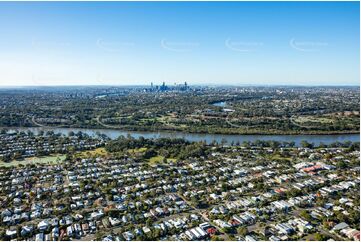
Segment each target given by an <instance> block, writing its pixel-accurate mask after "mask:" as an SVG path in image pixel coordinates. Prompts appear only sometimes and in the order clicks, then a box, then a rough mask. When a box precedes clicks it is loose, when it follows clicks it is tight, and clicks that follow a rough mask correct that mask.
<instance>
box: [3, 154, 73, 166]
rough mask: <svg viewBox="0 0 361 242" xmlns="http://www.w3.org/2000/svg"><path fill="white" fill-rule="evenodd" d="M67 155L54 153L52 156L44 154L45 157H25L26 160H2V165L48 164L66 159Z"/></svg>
mask: <svg viewBox="0 0 361 242" xmlns="http://www.w3.org/2000/svg"><path fill="white" fill-rule="evenodd" d="M65 157H66V156H65V155H52V156H44V157H31V158H25V159H24V160H13V161H11V162H1V163H0V167H11V166H18V165H20V164H22V165H27V164H41V163H42V164H47V163H56V162H60V161H63V160H65Z"/></svg>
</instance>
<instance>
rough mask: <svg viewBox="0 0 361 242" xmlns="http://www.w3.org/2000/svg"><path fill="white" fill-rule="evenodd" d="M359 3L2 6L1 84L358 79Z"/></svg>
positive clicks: (337, 82) (338, 81)
mask: <svg viewBox="0 0 361 242" xmlns="http://www.w3.org/2000/svg"><path fill="white" fill-rule="evenodd" d="M359 19H360V16H359V2H36V3H25V2H0V31H1V38H0V53H1V55H0V74H1V76H0V85H3V86H8V85H11V86H13V85H85V84H91V85H100V84H110V85H129V84H149V83H150V82H153V83H155V84H157V83H161V82H163V81H166V82H167V83H169V84H172V83H183V82H184V81H187V82H188V83H190V84H231V85H247V84H253V85H255V84H257V85H272V84H274V85H277V84H290V85H341V84H346V85H359V65H360V63H359V57H360V56H359V54H360V46H359V42H360V39H359V36H360V32H359V28H360V26H359Z"/></svg>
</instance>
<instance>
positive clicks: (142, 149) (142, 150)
mask: <svg viewBox="0 0 361 242" xmlns="http://www.w3.org/2000/svg"><path fill="white" fill-rule="evenodd" d="M145 151H147V148H145V147H142V148H139V149H128V152H129V153H132V154H135V153H143V152H145Z"/></svg>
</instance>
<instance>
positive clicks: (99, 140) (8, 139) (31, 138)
mask: <svg viewBox="0 0 361 242" xmlns="http://www.w3.org/2000/svg"><path fill="white" fill-rule="evenodd" d="M106 141H107V138H106V137H103V136H101V137H96V138H95V137H91V136H88V135H87V134H85V133H82V132H79V133H73V132H71V134H69V135H68V136H65V135H61V134H55V133H54V132H52V131H49V132H42V133H40V134H37V135H35V134H34V133H32V132H30V131H29V132H23V131H22V132H20V131H13V132H10V131H8V130H5V129H3V130H1V134H0V160H3V161H7V162H8V161H11V160H13V159H20V160H21V159H24V158H27V157H35V156H44V155H49V154H66V153H68V152H70V151H72V150H74V151H75V150H78V151H80V150H90V149H95V148H97V147H100V146H104V145H105V144H106Z"/></svg>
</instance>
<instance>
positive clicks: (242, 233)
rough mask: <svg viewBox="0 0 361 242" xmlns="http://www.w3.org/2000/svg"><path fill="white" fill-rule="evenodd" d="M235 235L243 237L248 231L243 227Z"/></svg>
mask: <svg viewBox="0 0 361 242" xmlns="http://www.w3.org/2000/svg"><path fill="white" fill-rule="evenodd" d="M237 233H238V234H239V235H241V236H243V237H244V236H246V235H247V234H248V229H247V227H245V226H241V227H239V228H238V229H237Z"/></svg>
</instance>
